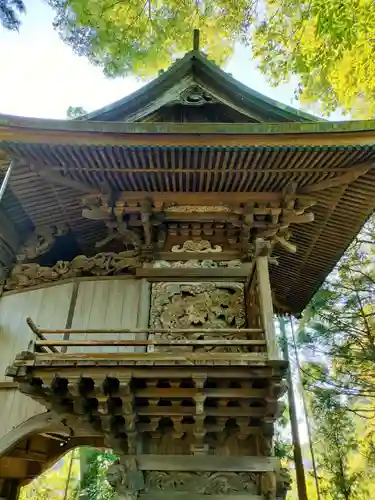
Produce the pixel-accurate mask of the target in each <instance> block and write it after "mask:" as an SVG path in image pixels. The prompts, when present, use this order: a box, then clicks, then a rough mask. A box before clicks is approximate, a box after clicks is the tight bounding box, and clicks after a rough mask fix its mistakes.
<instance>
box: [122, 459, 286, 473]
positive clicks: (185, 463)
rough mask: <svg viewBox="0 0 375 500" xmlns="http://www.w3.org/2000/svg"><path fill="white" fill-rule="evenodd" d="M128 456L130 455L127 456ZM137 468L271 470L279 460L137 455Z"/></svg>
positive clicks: (213, 470) (218, 470)
mask: <svg viewBox="0 0 375 500" xmlns="http://www.w3.org/2000/svg"><path fill="white" fill-rule="evenodd" d="M129 458H130V457H129ZM134 458H135V459H136V462H137V464H138V468H139V470H146V471H152V470H156V471H206V472H273V471H276V470H278V467H279V461H278V459H277V458H274V457H256V456H254V457H251V456H246V457H244V456H242V457H241V456H230V457H224V456H220V455H210V457H209V460H208V459H207V457H206V456H204V455H138V456H136V457H134Z"/></svg>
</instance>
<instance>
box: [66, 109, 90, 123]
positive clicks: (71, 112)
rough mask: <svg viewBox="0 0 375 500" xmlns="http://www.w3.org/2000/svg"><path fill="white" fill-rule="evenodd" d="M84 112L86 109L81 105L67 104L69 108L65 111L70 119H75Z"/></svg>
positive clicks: (85, 112) (84, 113)
mask: <svg viewBox="0 0 375 500" xmlns="http://www.w3.org/2000/svg"><path fill="white" fill-rule="evenodd" d="M86 114H87V111H85V110H84V109H83V108H82V107H81V106H69V108H68V109H67V111H66V116H67V118H69V119H70V120H75V119H77V118H80V117H81V116H84V115H86Z"/></svg>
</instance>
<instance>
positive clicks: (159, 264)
mask: <svg viewBox="0 0 375 500" xmlns="http://www.w3.org/2000/svg"><path fill="white" fill-rule="evenodd" d="M241 266H242V263H241V261H240V260H227V261H221V260H218V261H215V260H210V259H205V260H198V259H191V260H173V261H167V260H157V261H155V262H154V264H153V267H155V268H159V269H160V268H163V267H164V268H165V267H169V268H184V267H187V268H189V269H191V268H192V267H193V268H220V267H222V268H224V267H241Z"/></svg>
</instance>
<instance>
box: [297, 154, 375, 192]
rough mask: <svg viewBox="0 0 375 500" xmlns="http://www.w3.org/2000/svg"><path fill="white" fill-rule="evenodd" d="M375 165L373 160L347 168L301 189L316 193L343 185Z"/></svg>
mask: <svg viewBox="0 0 375 500" xmlns="http://www.w3.org/2000/svg"><path fill="white" fill-rule="evenodd" d="M374 167H375V163H374V162H373V161H368V162H365V163H362V164H359V165H357V166H354V167H352V168H350V170H345V171H344V172H345V173H343V174H342V175H336V176H335V177H330V178H329V179H326V180H324V181H320V182H317V183H315V184H311V185H310V186H306V187H304V188H302V189H301V190H300V191H301V192H302V193H306V194H309V193H315V192H317V191H322V190H323V189H330V188H333V187H338V186H343V185H345V184H349V183H351V182H353V181H355V180H356V179H357V178H358V177H360V176H361V175H363V174H365V173H366V172H368V171H369V170H370V169H372V168H374Z"/></svg>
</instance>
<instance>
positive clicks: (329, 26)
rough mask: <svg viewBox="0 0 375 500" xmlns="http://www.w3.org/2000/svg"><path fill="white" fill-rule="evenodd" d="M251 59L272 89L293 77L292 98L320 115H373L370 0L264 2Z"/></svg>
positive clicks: (374, 6) (374, 27) (374, 24)
mask: <svg viewBox="0 0 375 500" xmlns="http://www.w3.org/2000/svg"><path fill="white" fill-rule="evenodd" d="M266 6H267V9H266V15H265V17H264V18H262V20H261V22H260V23H259V25H258V26H257V29H256V34H255V39H254V55H255V56H256V57H259V58H260V69H261V70H262V71H263V72H264V73H265V74H266V75H267V76H268V77H269V79H270V81H271V82H272V83H273V84H275V85H277V84H280V83H282V82H285V81H288V80H289V78H290V77H291V76H293V75H297V77H298V80H299V83H298V89H297V91H296V93H297V96H298V97H299V98H300V99H301V101H302V102H305V103H313V102H314V103H318V105H319V107H320V108H321V110H322V111H323V112H324V113H327V114H328V113H330V112H332V111H334V110H335V109H336V108H338V107H342V108H343V110H344V111H346V112H351V113H352V114H353V115H356V116H361V117H365V118H368V117H372V116H373V115H374V112H375V58H374V40H373V34H374V31H375V3H374V2H373V0H341V1H338V0H267V1H266Z"/></svg>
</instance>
